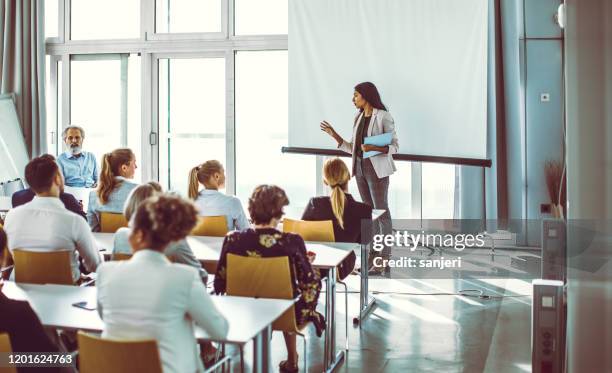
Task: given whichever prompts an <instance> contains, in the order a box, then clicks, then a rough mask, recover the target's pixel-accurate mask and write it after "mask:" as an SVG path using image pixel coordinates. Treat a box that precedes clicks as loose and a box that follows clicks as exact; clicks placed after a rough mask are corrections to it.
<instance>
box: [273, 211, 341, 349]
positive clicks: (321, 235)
mask: <svg viewBox="0 0 612 373" xmlns="http://www.w3.org/2000/svg"><path fill="white" fill-rule="evenodd" d="M283 232H290V233H295V234H298V235H300V237H302V239H303V240H304V241H318V242H335V241H336V239H335V236H334V223H333V222H332V221H331V220H319V221H315V220H293V219H287V218H285V219H284V221H283ZM336 283H337V284H339V285H342V286H343V287H344V308H345V312H344V316H345V318H346V320H345V322H346V325H345V334H346V345H345V349H346V350H348V346H349V341H348V338H349V334H348V285H347V284H346V282H344V281H342V280H341V279H340V278H339V277H337V278H336Z"/></svg>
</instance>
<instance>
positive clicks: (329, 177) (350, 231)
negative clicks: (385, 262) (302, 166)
mask: <svg viewBox="0 0 612 373" xmlns="http://www.w3.org/2000/svg"><path fill="white" fill-rule="evenodd" d="M350 178H351V175H350V173H349V170H348V168H347V167H346V164H345V163H344V162H343V161H342V160H341V159H340V158H330V159H328V160H327V161H325V164H324V165H323V181H324V182H325V185H327V186H328V187H329V188H330V189H331V195H330V196H329V197H313V198H311V199H310V201H309V202H308V205H307V206H306V209H305V210H304V214H303V215H302V220H331V221H332V222H333V224H334V237H335V238H336V241H337V242H361V220H362V219H368V220H370V219H372V207H371V206H369V205H367V204H365V203H361V202H357V201H355V200H354V199H353V197H352V196H351V195H350V194H349V193H348V183H349V180H350Z"/></svg>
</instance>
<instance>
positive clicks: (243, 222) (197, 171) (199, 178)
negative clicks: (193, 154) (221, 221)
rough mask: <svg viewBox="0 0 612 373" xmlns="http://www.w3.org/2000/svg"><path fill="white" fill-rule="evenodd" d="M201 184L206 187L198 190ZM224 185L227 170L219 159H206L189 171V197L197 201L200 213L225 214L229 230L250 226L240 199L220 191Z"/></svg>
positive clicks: (208, 214) (207, 214)
mask: <svg viewBox="0 0 612 373" xmlns="http://www.w3.org/2000/svg"><path fill="white" fill-rule="evenodd" d="M200 184H201V185H202V186H203V187H204V189H202V190H201V191H199V192H198V189H199V186H200ZM224 186H225V170H224V169H223V165H222V164H221V162H219V161H215V160H211V161H206V162H204V163H202V164H201V165H199V166H196V167H194V168H192V169H191V172H190V173H189V198H191V199H192V200H194V201H195V205H196V208H197V209H198V214H199V215H201V216H220V215H224V216H225V218H226V221H227V229H228V231H233V230H243V229H246V228H248V227H249V220H248V219H247V217H246V214H245V213H244V209H243V208H242V204H241V203H240V200H239V199H238V198H237V197H234V196H228V195H226V194H223V193H221V192H219V189H221V188H223V187H224Z"/></svg>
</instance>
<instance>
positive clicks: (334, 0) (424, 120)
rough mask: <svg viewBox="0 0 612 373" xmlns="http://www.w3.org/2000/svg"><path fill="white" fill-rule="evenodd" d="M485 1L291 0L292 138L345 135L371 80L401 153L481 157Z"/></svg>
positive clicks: (318, 143) (327, 140)
mask: <svg viewBox="0 0 612 373" xmlns="http://www.w3.org/2000/svg"><path fill="white" fill-rule="evenodd" d="M487 12H488V5H487V0H290V1H289V146H290V147H303V148H316V149H336V143H335V141H334V140H333V139H332V138H331V137H329V136H328V135H326V134H325V133H323V132H322V131H321V130H320V129H319V123H320V122H321V121H322V120H327V121H329V122H330V123H331V124H332V125H333V126H334V128H335V129H336V130H337V131H338V133H340V135H341V136H343V137H344V138H345V139H349V138H350V137H351V133H352V132H351V129H352V126H353V119H354V117H355V114H356V109H355V107H354V106H353V104H352V102H351V99H352V95H353V88H354V86H355V85H356V84H357V83H359V82H362V81H371V82H373V83H374V84H376V86H377V87H378V89H379V91H380V94H381V97H382V100H383V103H384V104H385V105H386V106H387V108H388V110H389V112H390V113H391V114H392V116H393V118H394V120H395V126H396V131H397V134H398V138H399V147H400V149H399V153H402V154H415V155H424V156H441V157H462V158H476V159H485V158H486V120H487Z"/></svg>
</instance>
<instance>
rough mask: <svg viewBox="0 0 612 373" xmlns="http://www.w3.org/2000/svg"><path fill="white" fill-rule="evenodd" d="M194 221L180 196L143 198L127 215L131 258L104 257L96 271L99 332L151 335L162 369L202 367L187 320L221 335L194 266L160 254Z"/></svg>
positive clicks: (221, 325)
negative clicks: (100, 320)
mask: <svg viewBox="0 0 612 373" xmlns="http://www.w3.org/2000/svg"><path fill="white" fill-rule="evenodd" d="M196 221H197V214H196V210H195V207H194V206H193V204H191V203H189V202H187V201H184V200H182V199H181V198H180V197H174V196H164V195H161V196H155V197H151V198H148V199H147V200H145V201H144V202H142V203H141V204H140V205H139V206H138V208H137V209H136V212H135V213H134V215H133V216H132V219H131V224H132V226H131V227H132V230H131V232H130V236H129V241H130V245H131V246H132V249H133V251H134V255H133V256H132V258H131V259H129V260H124V261H115V262H106V263H104V264H103V265H102V266H100V269H99V271H98V278H97V287H98V312H99V313H100V317H101V318H102V320H103V321H104V331H103V334H102V336H103V337H106V338H114V339H155V340H156V341H157V345H158V347H159V351H160V356H161V361H162V365H163V369H164V372H166V373H168V372H177V373H178V372H196V371H197V372H200V371H202V370H203V365H202V362H201V360H200V358H199V350H198V345H197V343H196V339H195V336H194V330H193V321H195V322H196V323H197V324H198V325H200V326H201V327H202V328H203V329H204V330H206V332H207V333H208V334H209V335H211V336H212V337H213V338H222V337H224V336H225V335H226V334H227V330H228V322H227V320H225V318H224V317H223V316H222V315H221V314H220V313H219V311H218V310H217V308H216V307H215V305H214V304H213V302H212V300H211V298H210V295H209V294H208V293H207V292H206V288H205V286H204V284H202V281H201V278H200V274H199V273H198V271H197V270H196V269H195V268H193V267H190V266H186V265H184V264H176V263H172V262H170V261H169V260H168V258H166V256H165V255H164V251H165V250H166V248H167V247H168V245H169V244H170V243H171V242H173V241H180V240H183V239H184V238H185V237H186V236H187V234H189V232H190V231H191V230H192V229H193V227H194V226H195V224H196Z"/></svg>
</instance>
